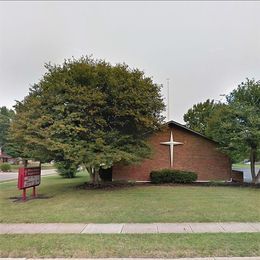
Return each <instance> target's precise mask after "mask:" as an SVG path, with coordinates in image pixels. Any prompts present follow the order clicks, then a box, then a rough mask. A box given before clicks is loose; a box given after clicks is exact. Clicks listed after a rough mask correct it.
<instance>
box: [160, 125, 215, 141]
mask: <svg viewBox="0 0 260 260" xmlns="http://www.w3.org/2000/svg"><path fill="white" fill-rule="evenodd" d="M165 124H167V125H175V126H178V127H180V128H182V129H184V130H186V131H188V132H192V133H193V134H196V135H199V136H201V137H203V138H205V139H207V140H209V141H211V142H214V143H218V142H216V141H214V140H213V139H210V138H209V137H207V136H205V135H203V134H201V133H199V132H196V131H194V130H192V129H190V128H188V127H186V126H185V125H182V124H180V123H178V122H176V121H173V120H170V121H168V122H166V123H165Z"/></svg>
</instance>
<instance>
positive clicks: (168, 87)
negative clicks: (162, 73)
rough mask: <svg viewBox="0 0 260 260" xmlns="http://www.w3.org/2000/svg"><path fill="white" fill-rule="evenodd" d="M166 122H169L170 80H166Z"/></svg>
mask: <svg viewBox="0 0 260 260" xmlns="http://www.w3.org/2000/svg"><path fill="white" fill-rule="evenodd" d="M166 80H167V119H168V120H167V121H170V79H169V78H167V79H166Z"/></svg>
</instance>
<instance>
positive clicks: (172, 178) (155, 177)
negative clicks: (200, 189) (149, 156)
mask: <svg viewBox="0 0 260 260" xmlns="http://www.w3.org/2000/svg"><path fill="white" fill-rule="evenodd" d="M197 177H198V176H197V174H196V173H194V172H188V171H180V170H173V169H162V170H158V171H152V172H151V173H150V178H151V182H152V183H192V182H194V181H196V180H197Z"/></svg>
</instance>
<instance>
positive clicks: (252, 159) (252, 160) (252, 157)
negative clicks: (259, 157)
mask: <svg viewBox="0 0 260 260" xmlns="http://www.w3.org/2000/svg"><path fill="white" fill-rule="evenodd" d="M255 160H256V149H254V148H251V152H250V169H251V176H252V182H254V183H256V181H257V176H256V174H255Z"/></svg>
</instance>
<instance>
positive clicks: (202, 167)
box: [112, 123, 231, 181]
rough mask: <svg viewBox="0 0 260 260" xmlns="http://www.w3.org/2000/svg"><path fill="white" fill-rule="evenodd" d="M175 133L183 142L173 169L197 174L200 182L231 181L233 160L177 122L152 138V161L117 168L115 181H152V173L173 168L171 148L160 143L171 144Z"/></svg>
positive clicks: (150, 139) (178, 147)
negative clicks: (171, 137)
mask: <svg viewBox="0 0 260 260" xmlns="http://www.w3.org/2000/svg"><path fill="white" fill-rule="evenodd" d="M171 131H172V133H173V140H174V141H176V142H182V143H183V144H181V145H176V146H174V149H173V150H174V151H173V167H172V168H173V169H178V170H186V171H193V172H196V173H197V174H198V180H200V181H207V180H230V178H231V162H230V159H229V157H228V156H226V155H225V154H223V153H221V152H220V151H218V150H217V144H216V143H215V142H213V141H211V140H209V139H207V138H205V137H203V136H201V135H199V134H196V133H194V132H193V131H190V130H187V129H185V128H183V127H180V126H179V125H176V124H173V123H172V124H171V123H170V124H169V125H166V126H165V127H164V128H163V129H162V130H161V131H160V132H157V133H155V134H154V135H152V136H151V137H150V138H149V142H150V144H151V147H152V150H153V154H152V156H151V158H150V159H145V160H144V161H143V162H141V163H140V164H135V165H130V166H123V165H115V166H113V175H112V178H113V180H135V181H149V179H150V172H151V171H152V170H158V169H164V168H170V167H171V166H170V148H169V145H162V144H160V142H167V141H169V140H170V134H171Z"/></svg>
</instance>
